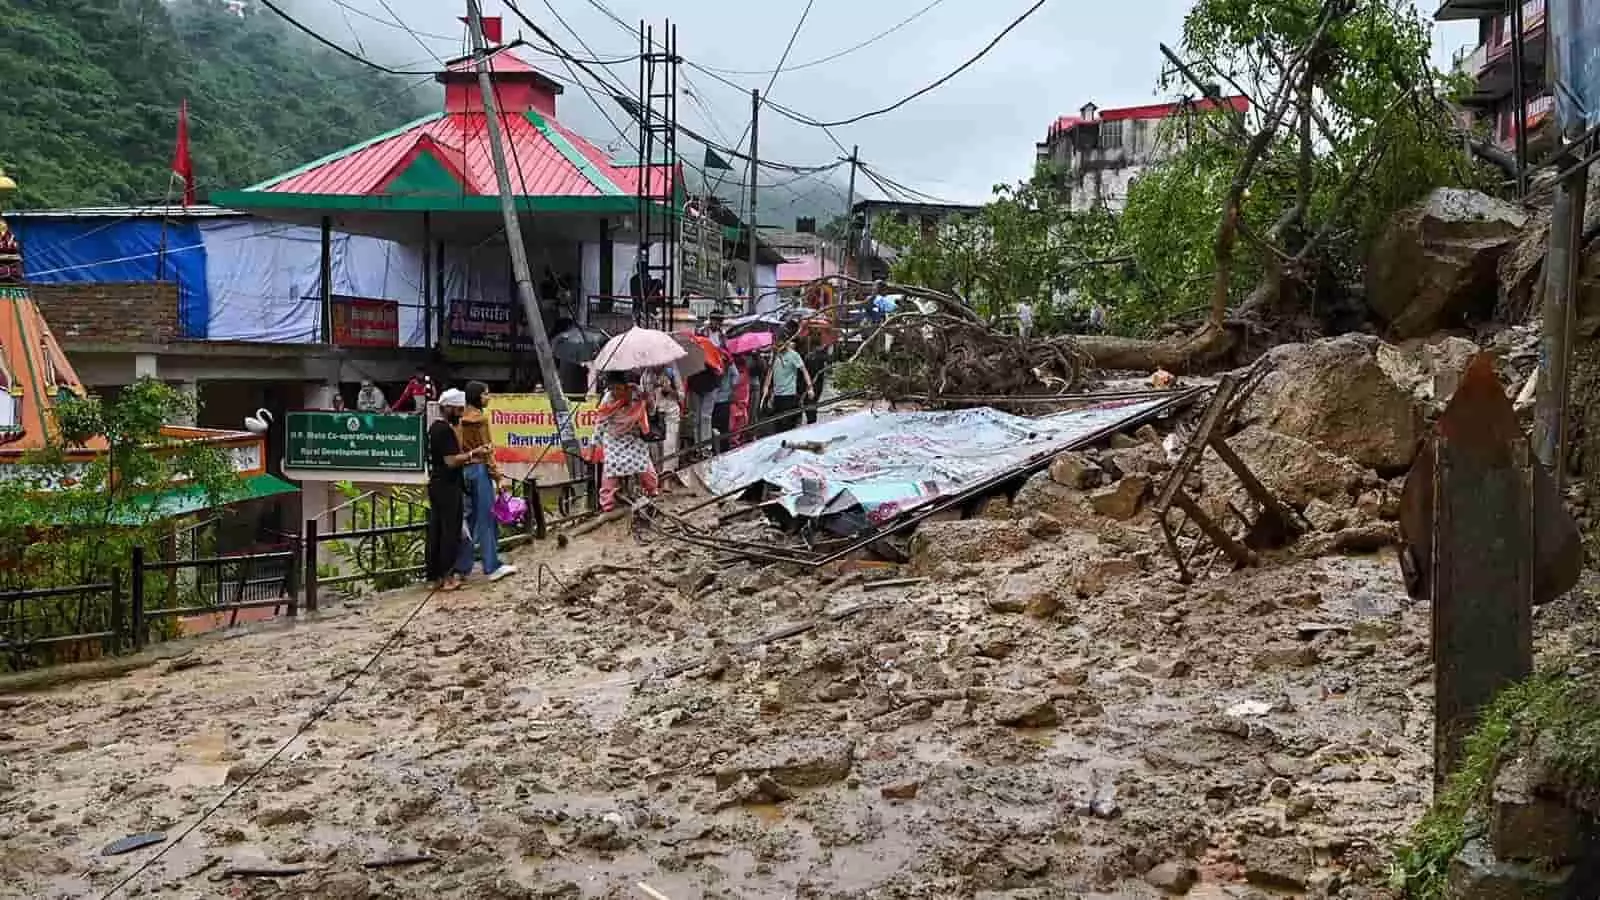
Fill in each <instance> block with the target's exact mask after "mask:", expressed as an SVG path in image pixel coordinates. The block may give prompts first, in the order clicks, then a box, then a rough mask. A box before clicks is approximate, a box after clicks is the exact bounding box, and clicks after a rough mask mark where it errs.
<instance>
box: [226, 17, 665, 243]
mask: <svg viewBox="0 0 1600 900" xmlns="http://www.w3.org/2000/svg"><path fill="white" fill-rule="evenodd" d="M518 46H520V42H516V43H512V44H508V45H506V46H503V47H499V48H496V49H494V50H492V51H491V52H490V56H489V65H490V69H491V72H492V74H491V76H490V77H491V79H492V82H493V85H494V91H495V101H496V104H497V105H498V106H499V112H500V120H501V126H502V131H503V133H504V139H505V143H506V150H507V153H506V161H507V164H508V166H509V169H510V174H511V183H512V186H513V188H514V192H515V193H516V195H517V197H518V205H519V206H521V207H522V208H523V209H526V210H528V211H530V212H551V213H586V214H590V215H612V216H622V215H628V214H631V213H633V212H635V211H636V208H637V197H638V193H639V179H640V178H641V177H642V174H643V173H644V172H645V171H646V170H645V169H644V168H641V167H640V166H637V165H623V164H618V163H616V162H613V161H612V160H611V159H610V157H608V156H607V154H606V153H605V152H603V151H602V150H600V149H599V148H598V147H596V146H594V145H593V144H591V143H589V141H587V140H585V139H584V138H583V137H582V136H580V135H579V134H577V133H576V132H574V131H572V130H570V129H568V128H567V127H566V126H564V125H562V124H561V123H560V122H559V121H557V120H556V97H558V96H559V95H560V94H561V92H562V88H561V85H559V84H557V83H556V82H555V81H554V80H552V79H551V78H549V77H548V76H546V75H545V74H544V73H542V72H540V71H539V70H538V69H536V68H534V67H533V66H532V65H530V64H528V63H527V62H526V61H524V60H522V59H521V58H519V57H518V56H516V54H515V53H513V52H512V51H513V50H514V49H515V48H516V47H518ZM435 78H436V79H437V80H438V81H439V82H440V83H441V84H443V85H444V89H445V103H444V109H443V110H442V111H441V112H437V113H433V114H431V115H428V116H424V117H423V118H421V119H418V120H416V121H414V122H410V123H408V124H406V125H402V126H401V127H399V128H397V129H395V130H393V131H390V132H388V133H386V134H380V135H378V136H377V137H374V138H372V139H370V140H367V141H363V142H361V143H358V144H355V145H353V146H350V147H346V148H345V149H343V150H340V151H338V152H336V153H332V154H330V155H328V156H325V157H323V158H322V159H319V160H316V161H314V162H312V163H309V164H307V165H305V166H302V167H300V168H298V169H295V170H293V171H291V172H287V173H285V174H283V175H280V176H278V177H276V178H272V179H269V180H267V181H264V182H262V183H260V184H257V185H254V186H252V187H248V188H245V189H243V190H238V191H221V192H218V193H216V194H214V195H213V196H212V198H211V200H212V202H213V203H216V204H218V205H221V206H228V207H232V208H234V209H241V210H249V211H256V212H262V213H266V211H268V210H277V211H282V212H288V211H290V210H303V211H306V212H312V211H320V212H322V213H328V212H349V213H363V212H424V211H429V212H441V213H451V212H483V213H498V211H499V189H498V185H497V182H496V179H495V172H494V166H493V163H492V159H491V156H490V146H489V131H488V117H487V115H486V114H485V112H484V107H483V96H482V93H481V92H480V90H479V85H478V76H477V65H476V61H475V59H474V58H473V57H466V58H463V59H458V60H453V61H451V62H450V63H449V64H447V66H446V68H445V71H443V72H440V73H439V74H438V75H437V76H435ZM681 174H682V173H681V170H680V171H678V172H676V173H672V172H669V171H668V169H667V167H666V166H653V167H650V169H649V177H650V178H651V179H652V182H651V184H649V185H648V187H649V188H650V191H649V192H650V193H651V194H652V195H654V196H667V195H668V190H667V188H668V187H669V186H670V187H672V188H673V189H677V188H679V187H680V186H681Z"/></svg>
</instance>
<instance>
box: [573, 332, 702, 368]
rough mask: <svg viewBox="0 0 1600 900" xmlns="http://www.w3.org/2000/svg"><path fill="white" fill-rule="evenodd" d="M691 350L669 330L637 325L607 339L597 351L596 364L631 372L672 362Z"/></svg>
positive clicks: (596, 365)
mask: <svg viewBox="0 0 1600 900" xmlns="http://www.w3.org/2000/svg"><path fill="white" fill-rule="evenodd" d="M688 352H689V351H687V350H685V349H683V348H682V347H680V346H678V342H677V341H675V340H673V339H672V335H670V334H667V333H666V332H665V331H656V330H655V329H654V328H639V327H637V326H635V327H633V328H629V329H628V330H627V331H624V332H623V333H621V334H619V335H617V336H616V337H614V338H612V339H611V340H609V341H606V345H605V346H604V347H601V348H600V352H599V353H597V354H595V358H594V365H593V367H594V369H596V370H598V371H601V372H627V371H630V370H632V369H649V368H653V367H655V366H670V365H672V364H673V363H675V362H677V361H678V360H680V359H683V358H684V357H685V356H686V355H688Z"/></svg>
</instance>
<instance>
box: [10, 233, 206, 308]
mask: <svg viewBox="0 0 1600 900" xmlns="http://www.w3.org/2000/svg"><path fill="white" fill-rule="evenodd" d="M8 224H10V226H11V228H12V230H14V231H15V232H16V233H17V239H18V241H19V242H20V243H21V245H22V260H23V269H22V272H23V278H24V279H26V280H27V281H29V282H32V283H35V284H72V283H86V282H87V283H104V282H149V281H158V280H160V281H176V282H177V284H178V318H179V321H180V322H181V323H182V328H183V334H184V336H185V337H188V338H204V337H206V336H207V335H206V322H207V319H208V315H209V307H210V302H209V300H208V298H207V295H206V252H205V245H204V243H203V242H202V241H201V237H200V228H199V226H197V225H196V224H194V223H193V222H183V221H171V222H167V223H166V224H165V226H163V224H162V222H161V221H160V220H159V219H156V220H152V219H120V220H115V221H111V222H107V223H105V224H103V225H98V226H94V227H88V228H86V227H85V225H84V223H83V222H81V221H75V220H49V219H33V218H27V217H17V218H14V219H11V220H10V221H9V223H8ZM163 246H164V247H165V252H163Z"/></svg>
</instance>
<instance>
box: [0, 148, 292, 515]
mask: <svg viewBox="0 0 1600 900" xmlns="http://www.w3.org/2000/svg"><path fill="white" fill-rule="evenodd" d="M5 185H10V188H9V189H15V184H14V183H13V182H11V180H10V179H9V178H7V177H6V176H5V173H4V171H3V170H0V197H3V196H4V194H5V192H6V191H7V190H8V189H7V188H5V187H4V186H5ZM20 257H21V254H20V252H19V248H18V246H17V241H16V239H15V237H14V235H13V234H12V232H11V230H10V229H9V228H7V227H6V224H5V221H4V220H3V219H0V480H11V479H18V478H26V479H29V480H32V481H34V482H35V484H37V485H38V486H39V488H40V489H41V490H53V489H58V488H63V487H70V486H71V484H72V483H73V480H74V479H75V478H76V477H81V476H80V475H78V474H77V473H81V472H82V471H83V470H84V468H85V467H86V466H88V465H89V464H90V463H92V462H93V461H94V460H95V458H96V457H98V456H99V455H100V454H103V453H105V452H106V451H107V450H108V449H109V447H110V445H109V443H108V442H107V441H106V440H105V438H104V437H98V436H97V437H94V438H91V439H90V440H89V441H87V442H85V443H84V444H83V445H81V446H75V447H71V448H67V449H66V465H65V466H58V467H50V468H49V469H48V470H47V469H45V468H42V467H39V466H36V465H33V464H32V463H30V461H29V459H28V454H30V453H34V452H36V451H39V450H44V449H46V448H50V447H53V446H57V445H58V444H59V437H60V431H59V425H58V420H57V418H56V410H57V409H58V407H59V406H60V404H62V403H70V402H73V401H75V400H81V399H83V398H86V397H87V396H88V395H89V394H88V391H87V390H86V389H85V388H84V385H83V381H82V380H81V379H79V378H78V373H77V372H76V371H75V370H74V369H73V367H72V363H71V361H70V360H68V359H67V354H66V352H65V351H63V350H62V349H61V344H60V342H58V341H57V340H56V336H55V334H54V333H52V332H51V330H50V325H49V323H48V322H46V321H45V319H44V315H43V314H42V313H40V312H39V307H38V305H37V304H36V303H34V301H33V296H32V295H31V294H30V293H29V292H28V287H27V285H26V284H24V283H23V282H22V267H21V264H20V263H21V259H20ZM161 434H162V436H163V437H164V438H166V439H168V440H170V441H173V442H176V443H180V444H182V443H194V442H198V443H204V444H208V445H211V446H214V447H216V448H218V449H219V450H221V451H223V452H224V453H225V454H226V455H227V456H228V458H229V459H230V460H231V461H232V462H233V468H234V471H235V472H236V473H237V474H238V475H239V476H240V478H242V479H245V480H247V482H248V481H250V480H252V479H256V478H266V479H270V478H271V476H268V475H266V474H265V472H266V445H265V442H264V440H263V439H262V438H260V437H258V436H257V435H254V434H251V433H249V432H246V431H220V430H215V429H206V428H186V427H181V426H172V425H169V426H164V427H163V428H162V429H161ZM46 471H49V473H50V474H49V475H44V474H43V473H44V472H46ZM273 480H274V481H276V479H273ZM250 488H251V490H250V493H251V494H252V495H256V496H259V495H260V491H259V489H258V488H257V487H256V486H254V485H250ZM174 489H175V490H178V491H181V487H178V486H174Z"/></svg>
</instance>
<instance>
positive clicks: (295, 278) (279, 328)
mask: <svg viewBox="0 0 1600 900" xmlns="http://www.w3.org/2000/svg"><path fill="white" fill-rule="evenodd" d="M200 236H201V240H202V241H203V243H204V246H205V254H206V290H207V293H208V294H209V296H210V304H211V305H210V314H209V320H208V323H207V330H206V336H207V337H208V338H210V339H211V340H217V341H263V342H267V343H284V344H307V343H313V342H315V341H317V340H318V337H319V334H320V332H321V330H322V327H321V321H322V312H321V310H322V301H321V297H322V272H321V269H322V232H321V230H320V229H317V228H311V227H309V226H299V225H283V224H280V223H276V222H268V221H264V220H261V219H252V218H237V219H233V218H219V219H216V220H209V219H208V220H203V221H202V223H201V225H200ZM329 249H330V251H331V253H330V257H331V260H330V261H331V264H332V267H333V293H335V294H341V295H346V296H351V297H365V298H369V299H373V300H393V301H395V302H396V303H398V304H399V310H398V312H399V320H400V321H399V340H400V346H402V347H420V346H421V345H422V338H423V323H422V313H423V311H422V256H421V251H420V250H419V249H417V248H413V247H407V246H405V245H403V244H397V243H394V242H392V241H386V240H383V239H381V238H374V237H367V236H365V235H356V234H343V233H336V234H334V235H333V240H332V242H331V243H330V245H329Z"/></svg>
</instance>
